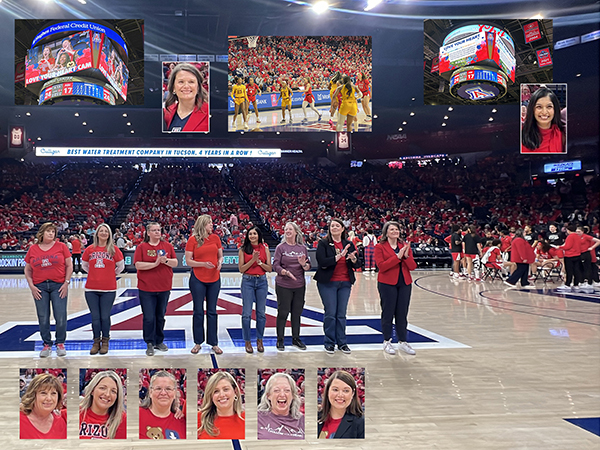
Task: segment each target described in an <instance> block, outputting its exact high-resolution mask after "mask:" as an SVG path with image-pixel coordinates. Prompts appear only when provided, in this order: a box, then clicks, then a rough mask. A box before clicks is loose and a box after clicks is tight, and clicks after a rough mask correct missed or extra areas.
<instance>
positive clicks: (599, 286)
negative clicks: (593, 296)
mask: <svg viewBox="0 0 600 450" xmlns="http://www.w3.org/2000/svg"><path fill="white" fill-rule="evenodd" d="M592 286H594V287H595V288H600V283H597V282H596V281H594V282H593V283H592Z"/></svg>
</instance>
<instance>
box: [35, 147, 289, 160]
mask: <svg viewBox="0 0 600 450" xmlns="http://www.w3.org/2000/svg"><path fill="white" fill-rule="evenodd" d="M35 154H36V156H55V157H58V156H68V157H75V158H77V157H88V156H93V157H98V156H106V157H110V158H114V157H138V156H140V157H144V158H149V157H155V158H280V157H281V149H279V148H160V147H155V148H131V147H128V148H106V147H37V148H36V149H35Z"/></svg>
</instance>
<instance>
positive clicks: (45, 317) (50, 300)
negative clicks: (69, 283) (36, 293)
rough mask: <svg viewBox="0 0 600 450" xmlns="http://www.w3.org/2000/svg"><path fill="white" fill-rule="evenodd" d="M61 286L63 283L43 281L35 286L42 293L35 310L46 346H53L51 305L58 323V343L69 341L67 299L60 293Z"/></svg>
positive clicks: (36, 301)
mask: <svg viewBox="0 0 600 450" xmlns="http://www.w3.org/2000/svg"><path fill="white" fill-rule="evenodd" d="M61 286H62V284H61V283H57V282H56V281H50V280H46V281H42V282H41V283H39V284H36V285H35V287H37V288H38V289H39V290H40V291H42V298H41V299H39V300H35V310H36V312H37V316H38V323H39V324H40V335H41V337H42V340H43V341H44V345H50V346H51V345H52V335H51V333H50V305H52V312H53V313H54V321H55V322H56V343H57V344H64V343H65V340H66V339H67V297H61V296H60V294H59V293H58V290H59V289H60V287H61Z"/></svg>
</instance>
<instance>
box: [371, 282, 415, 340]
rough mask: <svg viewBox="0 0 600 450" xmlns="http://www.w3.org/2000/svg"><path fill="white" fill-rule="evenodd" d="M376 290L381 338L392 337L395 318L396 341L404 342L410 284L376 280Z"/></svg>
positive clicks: (410, 290)
mask: <svg viewBox="0 0 600 450" xmlns="http://www.w3.org/2000/svg"><path fill="white" fill-rule="evenodd" d="M377 290H378V291H379V297H380V299H381V330H382V331H383V339H384V340H386V341H388V340H390V339H391V338H392V321H394V319H395V322H396V334H397V335H398V341H400V342H406V335H407V327H408V307H409V305H410V294H411V292H412V284H400V285H399V286H398V285H397V286H393V285H391V284H384V283H380V282H377Z"/></svg>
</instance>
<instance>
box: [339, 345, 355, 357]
mask: <svg viewBox="0 0 600 450" xmlns="http://www.w3.org/2000/svg"><path fill="white" fill-rule="evenodd" d="M338 349H339V350H340V351H341V352H342V353H345V354H346V355H349V354H350V353H352V350H350V347H348V346H347V345H346V344H344V345H338Z"/></svg>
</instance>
